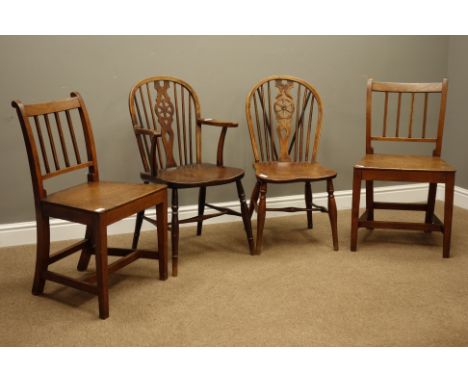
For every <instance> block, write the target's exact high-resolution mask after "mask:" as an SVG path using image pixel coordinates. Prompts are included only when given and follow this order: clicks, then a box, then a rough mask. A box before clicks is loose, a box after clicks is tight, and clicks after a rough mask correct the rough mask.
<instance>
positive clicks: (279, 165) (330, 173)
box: [254, 162, 336, 183]
mask: <svg viewBox="0 0 468 382" xmlns="http://www.w3.org/2000/svg"><path fill="white" fill-rule="evenodd" d="M254 168H255V175H256V176H257V178H260V179H262V180H263V181H265V182H273V183H289V182H296V181H297V182H299V181H310V182H313V181H318V180H326V179H332V178H335V177H336V171H335V170H332V169H329V168H327V167H324V166H322V165H321V164H320V163H317V162H314V163H308V162H260V163H254Z"/></svg>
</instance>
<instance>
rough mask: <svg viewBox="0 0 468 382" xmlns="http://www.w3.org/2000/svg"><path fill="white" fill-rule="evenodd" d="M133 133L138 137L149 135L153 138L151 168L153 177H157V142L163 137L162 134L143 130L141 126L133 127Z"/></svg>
mask: <svg viewBox="0 0 468 382" xmlns="http://www.w3.org/2000/svg"><path fill="white" fill-rule="evenodd" d="M133 131H134V132H135V134H136V135H137V136H138V135H149V136H150V137H151V150H150V155H151V158H150V168H151V176H157V174H158V165H157V163H156V146H157V145H156V142H157V139H158V138H159V137H161V133H160V132H158V131H155V130H150V129H142V128H141V127H140V126H138V125H137V126H133Z"/></svg>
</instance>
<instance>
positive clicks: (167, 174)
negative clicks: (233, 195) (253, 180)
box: [158, 163, 244, 188]
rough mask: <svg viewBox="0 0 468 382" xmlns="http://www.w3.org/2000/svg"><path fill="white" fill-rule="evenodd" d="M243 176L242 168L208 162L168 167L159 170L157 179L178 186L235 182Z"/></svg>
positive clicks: (201, 185) (202, 185) (203, 185)
mask: <svg viewBox="0 0 468 382" xmlns="http://www.w3.org/2000/svg"><path fill="white" fill-rule="evenodd" d="M243 176H244V170H242V169H240V168H235V167H224V166H216V165H214V164H210V163H201V164H192V165H186V166H179V167H169V168H166V169H164V170H159V172H158V180H159V181H162V182H164V183H166V184H168V185H170V186H177V187H180V188H183V187H185V188H189V187H206V186H214V185H220V184H226V183H231V182H235V181H236V180H237V179H240V178H242V177H243Z"/></svg>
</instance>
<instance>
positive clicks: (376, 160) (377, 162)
mask: <svg viewBox="0 0 468 382" xmlns="http://www.w3.org/2000/svg"><path fill="white" fill-rule="evenodd" d="M355 167H359V168H365V169H376V170H381V169H386V170H397V171H430V172H433V171H436V172H455V168H454V167H452V166H451V165H449V164H448V163H447V162H445V161H444V160H442V159H441V158H440V157H434V156H416V155H388V154H367V155H365V156H364V157H363V158H362V159H361V160H360V161H359V162H357V163H356V165H355Z"/></svg>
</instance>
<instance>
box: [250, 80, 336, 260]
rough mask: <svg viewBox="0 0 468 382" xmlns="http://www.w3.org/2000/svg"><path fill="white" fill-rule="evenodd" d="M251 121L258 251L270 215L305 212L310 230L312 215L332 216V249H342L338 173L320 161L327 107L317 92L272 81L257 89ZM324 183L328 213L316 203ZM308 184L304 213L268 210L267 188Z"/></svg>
mask: <svg viewBox="0 0 468 382" xmlns="http://www.w3.org/2000/svg"><path fill="white" fill-rule="evenodd" d="M245 111H246V116H247V123H248V127H249V133H250V141H251V144H252V149H253V155H254V158H255V163H254V169H255V176H256V178H257V182H256V185H255V187H254V190H253V192H252V197H251V202H250V211H249V212H250V214H251V215H252V214H253V211H254V210H256V211H257V215H258V220H257V246H256V252H257V253H260V252H261V250H262V241H263V229H264V225H265V215H266V211H285V212H297V211H306V215H307V227H308V228H309V229H311V228H312V227H313V222H312V212H313V211H320V212H325V213H328V215H329V218H330V223H331V229H332V237H333V248H334V249H335V250H338V233H337V213H336V203H335V199H334V195H333V192H334V191H333V179H334V178H335V177H336V172H335V171H334V170H332V169H329V168H327V167H324V166H322V165H321V164H319V163H318V162H317V152H318V145H319V140H320V131H321V128H322V118H323V106H322V100H321V98H320V95H319V93H318V92H317V90H316V89H315V88H314V87H313V86H312V85H311V84H309V83H308V82H306V81H304V80H302V79H300V78H296V77H292V76H271V77H267V78H264V79H262V80H261V81H260V82H258V83H257V84H256V85H255V86H253V87H252V89H251V90H250V92H249V93H248V95H247V99H246V109H245ZM317 181H325V182H326V183H327V191H328V208H325V207H322V206H318V205H316V204H315V203H313V201H312V186H311V183H312V182H317ZM292 182H304V183H305V205H306V207H305V208H296V207H286V208H267V207H266V193H267V184H268V183H292Z"/></svg>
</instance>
